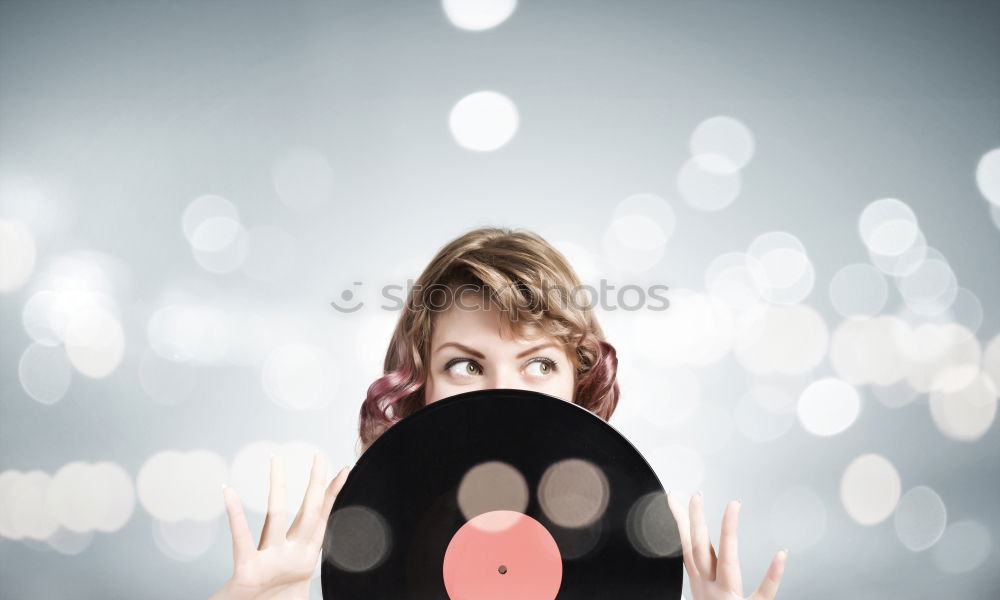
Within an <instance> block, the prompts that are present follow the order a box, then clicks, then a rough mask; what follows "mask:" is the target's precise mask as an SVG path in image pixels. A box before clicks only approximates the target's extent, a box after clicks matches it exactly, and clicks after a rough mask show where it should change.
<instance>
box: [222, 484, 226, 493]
mask: <svg viewBox="0 0 1000 600" xmlns="http://www.w3.org/2000/svg"><path fill="white" fill-rule="evenodd" d="M222 491H223V492H224V491H226V484H224V483H223V484H222Z"/></svg>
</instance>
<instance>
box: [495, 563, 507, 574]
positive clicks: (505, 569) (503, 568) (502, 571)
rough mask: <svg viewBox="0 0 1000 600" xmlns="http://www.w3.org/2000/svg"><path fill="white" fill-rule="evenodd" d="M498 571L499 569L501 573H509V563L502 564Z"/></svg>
mask: <svg viewBox="0 0 1000 600" xmlns="http://www.w3.org/2000/svg"><path fill="white" fill-rule="evenodd" d="M497 571H499V572H500V574H501V575H505V574H506V573H507V565H500V568H499V569H497Z"/></svg>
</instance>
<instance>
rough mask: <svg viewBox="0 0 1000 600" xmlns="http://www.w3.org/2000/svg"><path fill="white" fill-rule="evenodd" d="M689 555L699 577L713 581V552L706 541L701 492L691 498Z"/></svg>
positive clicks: (708, 541)
mask: <svg viewBox="0 0 1000 600" xmlns="http://www.w3.org/2000/svg"><path fill="white" fill-rule="evenodd" d="M690 512H691V554H692V555H693V556H694V565H695V567H697V568H698V574H699V577H701V578H702V579H706V580H708V581H715V550H714V549H713V548H712V542H711V541H710V540H709V539H708V525H707V524H706V523H705V500H704V497H703V495H702V493H701V492H696V493H695V494H694V495H693V496H691V510H690Z"/></svg>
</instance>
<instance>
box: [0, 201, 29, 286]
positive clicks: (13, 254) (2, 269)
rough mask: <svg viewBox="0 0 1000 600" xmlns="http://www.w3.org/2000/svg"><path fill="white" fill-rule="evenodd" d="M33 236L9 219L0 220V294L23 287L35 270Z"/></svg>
mask: <svg viewBox="0 0 1000 600" xmlns="http://www.w3.org/2000/svg"><path fill="white" fill-rule="evenodd" d="M35 260H36V250H35V236H34V235H32V233H31V230H30V229H28V227H27V226H26V225H25V224H24V223H21V222H20V221H14V220H11V219H0V293H3V292H10V291H13V290H16V289H17V288H19V287H21V286H22V285H24V282H25V281H27V280H28V277H30V276H31V273H32V272H33V271H34V269H35Z"/></svg>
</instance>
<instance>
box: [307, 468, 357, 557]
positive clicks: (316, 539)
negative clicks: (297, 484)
mask: <svg viewBox="0 0 1000 600" xmlns="http://www.w3.org/2000/svg"><path fill="white" fill-rule="evenodd" d="M350 472H351V468H350V467H344V468H343V469H341V470H340V472H339V473H337V476H336V477H334V478H333V481H331V482H330V485H328V486H326V493H324V495H323V508H322V509H321V510H320V514H319V522H318V523H316V525H315V526H314V527H313V530H312V538H311V539H310V541H311V542H312V543H313V544H315V545H317V546H319V545H322V544H323V537H324V536H326V523H327V521H328V520H329V518H330V511H331V510H333V503H334V502H335V501H336V500H337V494H339V493H340V490H341V489H342V488H343V487H344V483H345V482H346V481H347V475H348V474H350Z"/></svg>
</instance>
